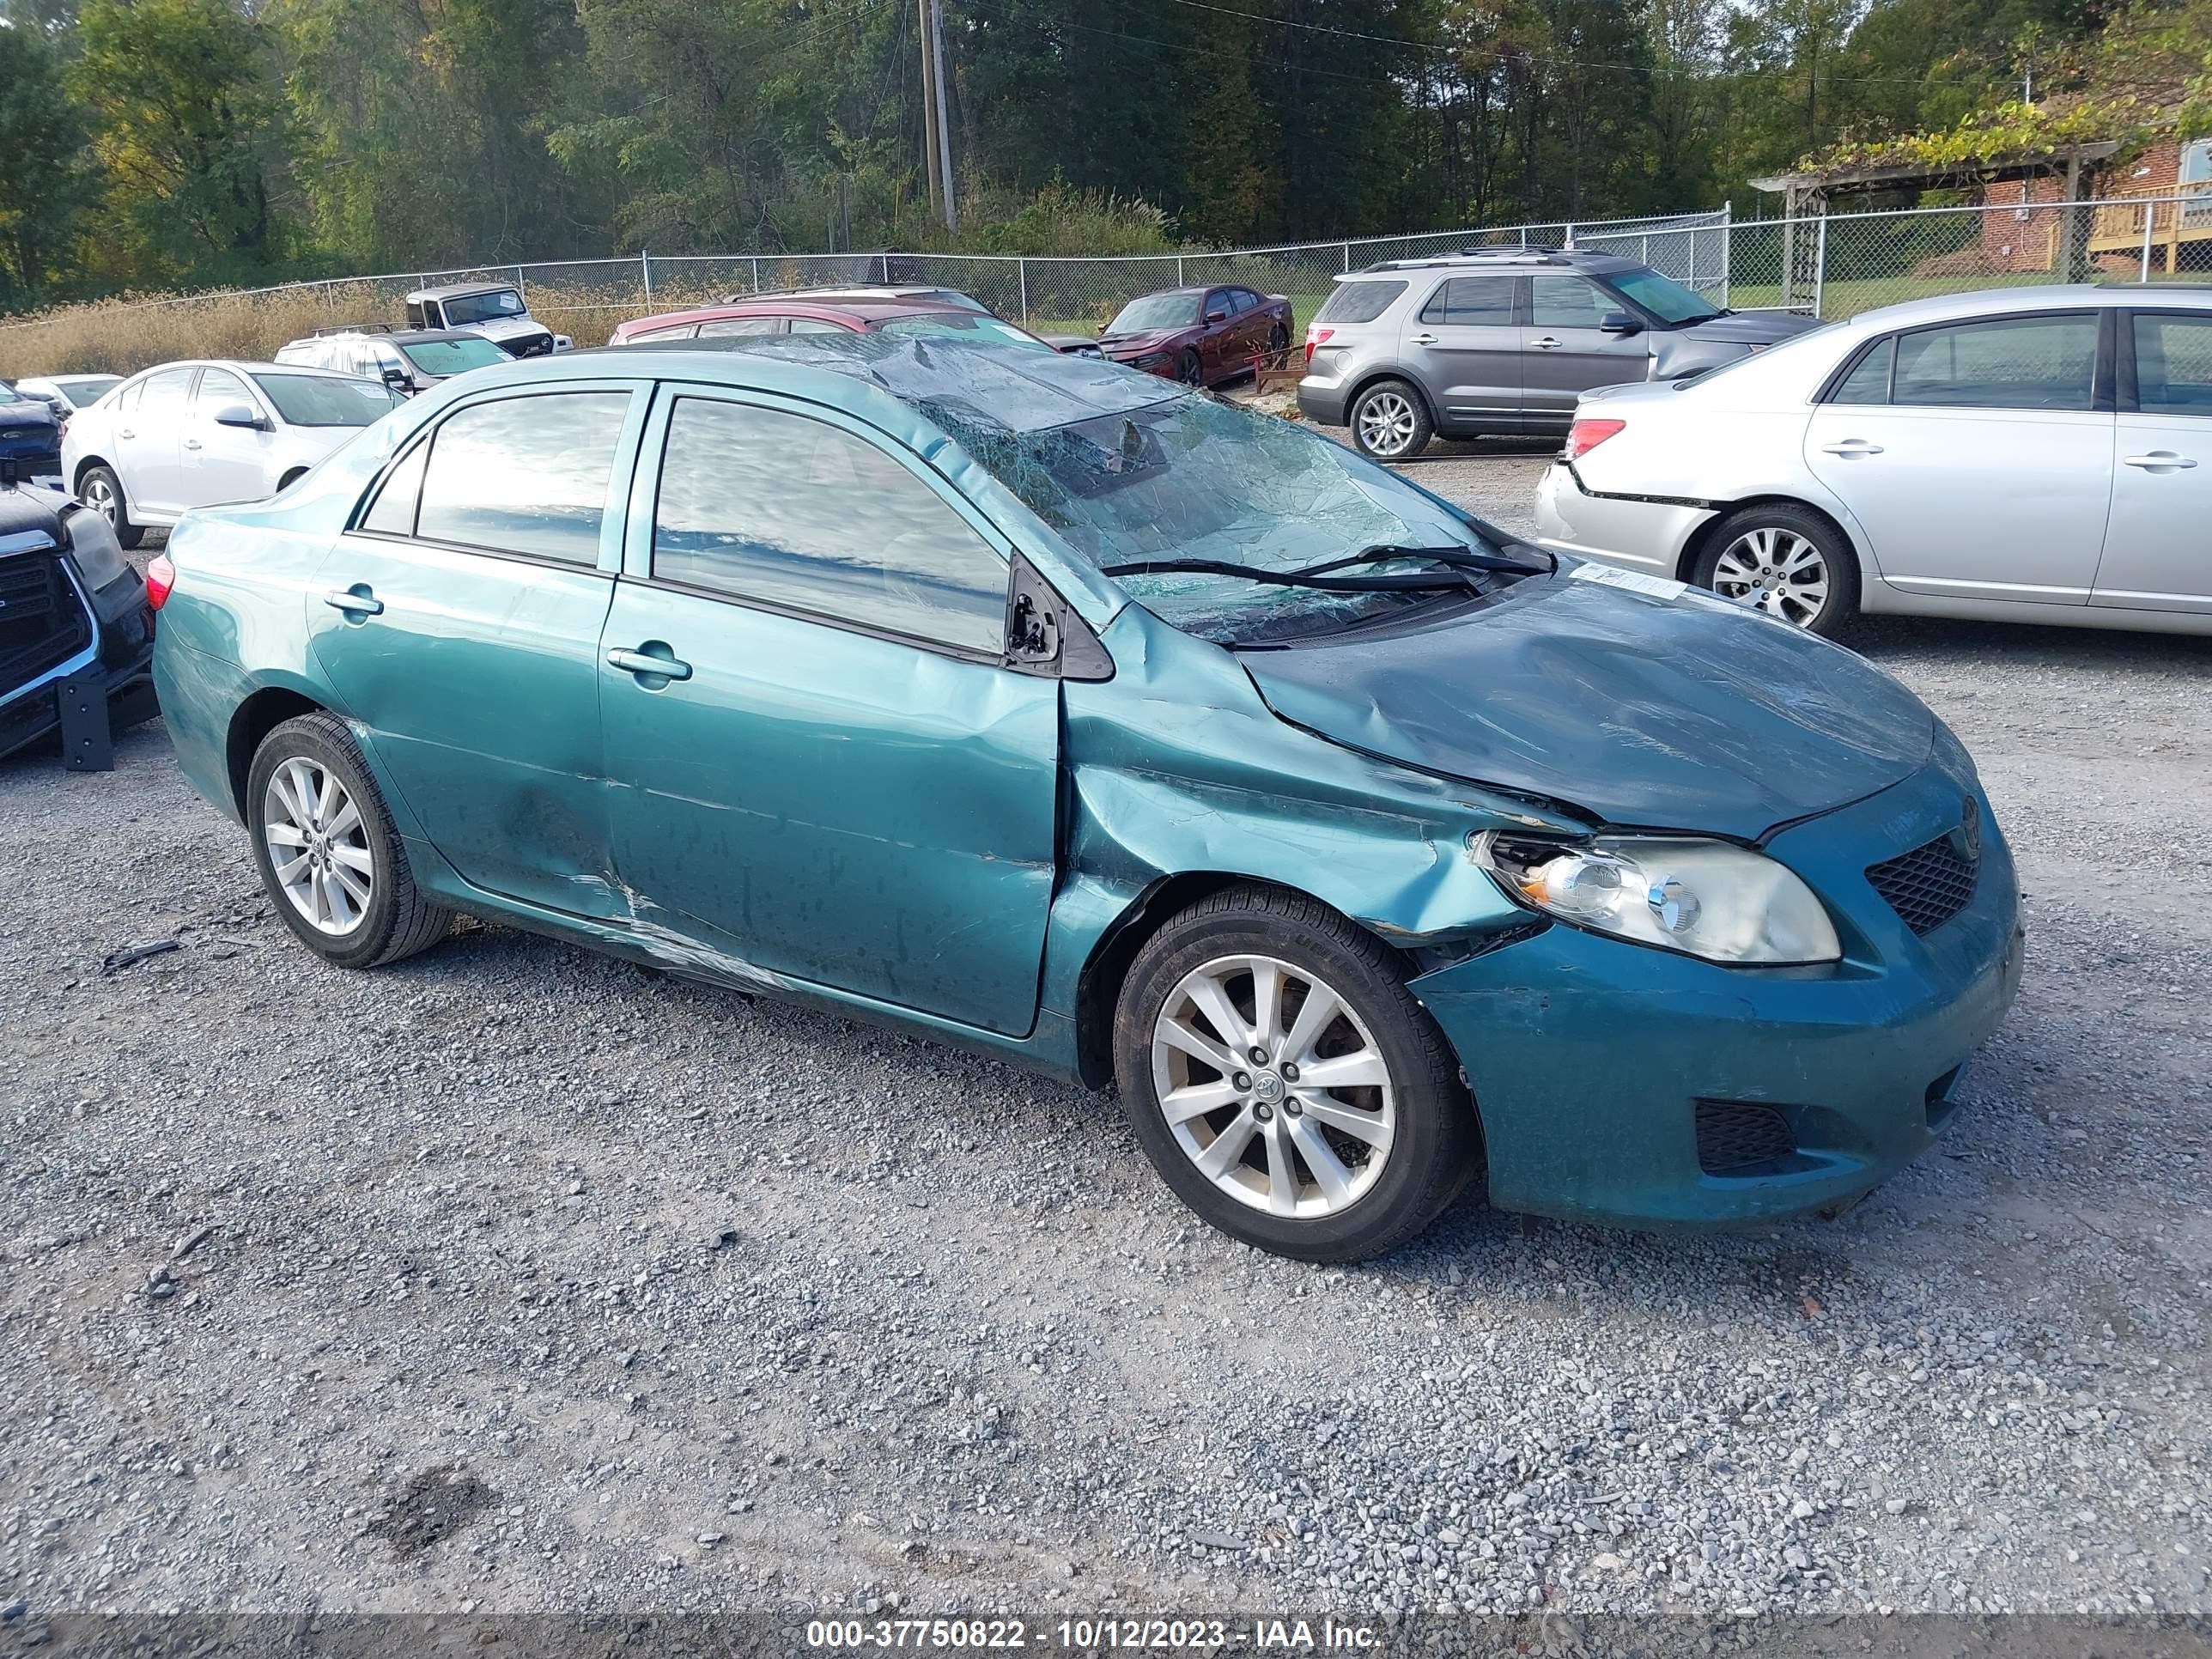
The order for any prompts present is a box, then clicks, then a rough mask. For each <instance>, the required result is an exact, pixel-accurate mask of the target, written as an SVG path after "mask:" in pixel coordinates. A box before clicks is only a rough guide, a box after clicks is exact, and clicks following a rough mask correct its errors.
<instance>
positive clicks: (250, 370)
mask: <svg viewBox="0 0 2212 1659" xmlns="http://www.w3.org/2000/svg"><path fill="white" fill-rule="evenodd" d="M171 368H228V369H230V370H232V371H233V372H234V373H238V374H325V375H328V376H329V377H330V378H331V380H359V379H360V378H361V377H360V376H359V375H357V374H339V373H338V372H337V370H335V369H329V368H316V367H315V366H314V365H313V364H312V363H264V362H252V361H249V360H247V359H246V358H242V357H179V359H177V361H176V362H171V363H155V364H152V365H150V366H149V367H148V368H142V369H140V370H139V371H138V372H137V374H134V375H132V376H131V379H132V380H143V379H144V378H145V377H146V376H147V375H149V374H161V372H162V371H163V370H165V369H171Z"/></svg>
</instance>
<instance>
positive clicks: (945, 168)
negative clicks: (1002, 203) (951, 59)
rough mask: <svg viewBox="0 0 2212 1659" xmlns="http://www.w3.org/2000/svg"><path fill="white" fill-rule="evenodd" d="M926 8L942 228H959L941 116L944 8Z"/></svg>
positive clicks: (947, 130) (948, 136) (948, 132)
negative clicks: (942, 199) (941, 190)
mask: <svg viewBox="0 0 2212 1659" xmlns="http://www.w3.org/2000/svg"><path fill="white" fill-rule="evenodd" d="M926 3H927V5H928V7H929V53H930V68H931V71H932V73H931V75H930V84H931V86H932V88H933V89H934V91H935V94H936V97H937V165H938V167H939V171H940V172H941V173H942V174H943V185H944V191H945V229H947V230H958V229H959V228H960V210H959V209H958V208H957V207H956V206H955V205H954V204H953V196H952V129H951V124H950V122H949V121H948V119H947V118H946V116H945V9H944V6H943V5H942V3H941V0H926Z"/></svg>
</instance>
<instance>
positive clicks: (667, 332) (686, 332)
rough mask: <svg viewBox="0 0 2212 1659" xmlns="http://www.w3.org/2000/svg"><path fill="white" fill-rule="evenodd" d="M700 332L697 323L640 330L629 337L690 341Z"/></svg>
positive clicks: (635, 338) (634, 338)
mask: <svg viewBox="0 0 2212 1659" xmlns="http://www.w3.org/2000/svg"><path fill="white" fill-rule="evenodd" d="M698 331H699V325H697V324H696V323H678V324H677V325H675V326H674V327H673V328H647V329H640V330H639V331H637V332H636V333H635V334H633V335H631V336H630V338H631V339H633V340H688V339H690V337H692V336H693V335H695V334H696V333H697V332H698Z"/></svg>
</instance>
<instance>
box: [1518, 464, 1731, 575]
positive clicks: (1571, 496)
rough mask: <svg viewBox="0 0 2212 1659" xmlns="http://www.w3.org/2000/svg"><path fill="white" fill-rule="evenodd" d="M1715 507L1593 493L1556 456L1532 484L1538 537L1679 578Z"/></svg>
mask: <svg viewBox="0 0 2212 1659" xmlns="http://www.w3.org/2000/svg"><path fill="white" fill-rule="evenodd" d="M1715 511H1716V509H1714V508H1712V507H1704V506H1700V505H1699V504H1697V503H1695V502H1689V501H1649V500H1638V499H1635V498H1633V497H1630V496H1626V495H1592V494H1591V493H1590V492H1589V490H1587V489H1584V488H1583V483H1582V480H1581V478H1580V477H1577V474H1576V471H1575V469H1574V468H1573V467H1571V466H1570V465H1568V464H1567V463H1566V462H1565V461H1554V462H1553V463H1552V465H1549V466H1547V467H1546V468H1545V469H1544V476H1543V477H1542V478H1541V479H1540V480H1539V481H1538V483H1537V485H1536V539H1537V540H1538V541H1540V542H1541V543H1542V544H1544V545H1545V546H1547V547H1552V548H1557V549H1558V550H1559V551H1561V552H1563V553H1575V554H1579V555H1580V556H1582V557H1583V558H1585V559H1598V560H1601V561H1602V562H1605V563H1607V564H1617V565H1622V566H1625V567H1626V568H1629V569H1632V570H1644V571H1649V572H1650V573H1651V574H1655V575H1660V576H1668V577H1682V576H1685V575H1686V573H1685V572H1684V571H1683V569H1682V568H1681V567H1682V555H1683V553H1684V552H1685V551H1686V550H1687V549H1688V547H1689V544H1690V538H1692V537H1693V536H1694V535H1696V534H1697V532H1698V531H1699V527H1700V526H1704V525H1706V524H1710V523H1711V521H1712V520H1713V517H1714V514H1715Z"/></svg>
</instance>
